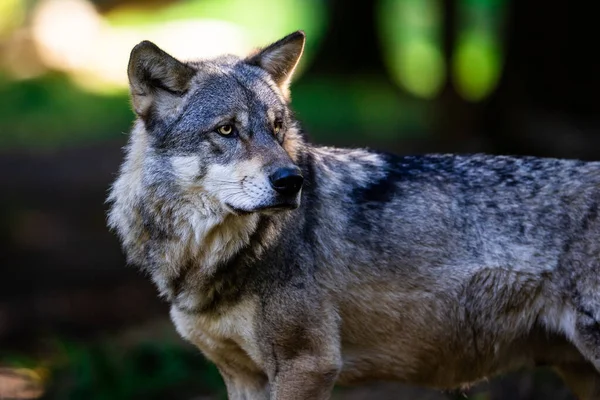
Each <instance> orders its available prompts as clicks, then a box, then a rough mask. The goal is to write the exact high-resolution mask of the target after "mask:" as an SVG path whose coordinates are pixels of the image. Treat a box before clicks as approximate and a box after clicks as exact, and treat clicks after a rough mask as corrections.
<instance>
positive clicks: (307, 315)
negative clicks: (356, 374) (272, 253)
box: [261, 285, 342, 400]
mask: <svg viewBox="0 0 600 400" xmlns="http://www.w3.org/2000/svg"><path fill="white" fill-rule="evenodd" d="M307 286H308V285H307ZM286 294H289V293H286ZM286 303H287V304H286ZM262 322H263V323H262V324H261V325H262V326H261V328H262V331H263V334H262V337H263V338H265V340H264V341H263V343H262V345H263V351H264V352H265V356H266V357H265V358H268V360H269V361H268V364H269V372H268V374H269V381H270V385H271V400H326V399H329V397H330V396H331V391H332V389H333V386H334V384H335V382H336V380H337V377H338V374H339V372H340V371H341V368H342V357H341V346H340V321H339V316H338V314H337V311H336V309H335V307H333V306H332V305H331V304H328V303H327V302H326V301H323V300H321V299H320V296H319V295H318V293H311V294H310V296H307V295H306V293H298V294H296V295H295V296H286V297H285V298H282V299H278V301H274V302H273V303H272V304H271V305H269V306H268V307H265V314H264V315H263V320H262ZM267 354H268V355H267Z"/></svg>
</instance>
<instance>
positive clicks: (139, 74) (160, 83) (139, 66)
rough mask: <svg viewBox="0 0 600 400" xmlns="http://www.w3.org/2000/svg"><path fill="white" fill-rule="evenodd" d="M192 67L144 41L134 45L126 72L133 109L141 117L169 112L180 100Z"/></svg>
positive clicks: (186, 88)
mask: <svg viewBox="0 0 600 400" xmlns="http://www.w3.org/2000/svg"><path fill="white" fill-rule="evenodd" d="M194 73H195V71H194V69H193V68H192V67H190V66H188V65H186V64H184V63H182V62H180V61H177V60H176V59H175V58H173V57H171V56H170V55H168V54H167V53H165V52H164V51H163V50H161V49H160V48H159V47H158V46H157V45H155V44H154V43H152V42H149V41H147V40H145V41H143V42H141V43H139V44H138V45H136V46H135V47H134V48H133V50H132V51H131V56H130V57H129V66H128V67H127V75H128V77H129V89H130V91H131V102H132V103H133V109H134V111H135V112H136V113H137V114H138V115H139V116H140V117H142V118H145V117H148V112H149V111H150V109H151V107H152V106H153V105H155V107H154V108H155V111H157V112H159V113H168V112H169V111H170V110H173V109H175V108H176V107H177V106H178V105H179V103H180V102H181V97H182V96H183V95H184V94H185V92H186V91H187V90H188V88H189V84H190V80H191V79H192V77H193V76H194Z"/></svg>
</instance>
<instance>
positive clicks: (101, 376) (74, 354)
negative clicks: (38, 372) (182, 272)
mask: <svg viewBox="0 0 600 400" xmlns="http://www.w3.org/2000/svg"><path fill="white" fill-rule="evenodd" d="M53 347H54V348H53V354H52V356H51V359H50V360H51V361H48V360H41V361H40V360H34V359H32V358H30V357H23V356H8V357H6V356H5V357H4V358H3V361H2V362H3V364H5V365H9V366H11V367H13V368H32V369H33V368H36V367H38V366H39V365H40V362H42V363H47V364H49V367H48V372H49V376H48V377H47V382H46V394H45V396H44V398H45V399H49V400H129V399H148V400H152V399H156V400H159V399H167V398H168V399H173V400H178V399H189V398H192V397H194V396H199V395H202V394H207V395H211V397H212V398H215V399H216V398H223V399H224V398H226V395H225V394H226V392H225V386H224V383H223V380H222V379H221V376H220V375H219V372H218V370H217V369H216V367H215V366H214V365H213V364H211V363H209V362H208V361H206V360H205V359H204V358H203V357H202V355H201V353H200V352H199V351H197V350H196V349H195V348H193V349H192V348H191V347H188V346H182V345H181V343H173V342H170V341H166V342H162V341H157V340H152V341H150V340H140V341H139V342H136V343H134V344H133V345H130V346H119V345H118V344H116V342H114V341H96V342H95V341H92V342H86V343H78V342H72V341H69V342H64V341H63V342H57V343H55V344H54V346H53Z"/></svg>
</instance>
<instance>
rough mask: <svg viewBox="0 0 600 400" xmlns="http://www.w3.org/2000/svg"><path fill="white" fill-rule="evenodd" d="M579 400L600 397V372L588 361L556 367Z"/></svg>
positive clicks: (596, 399) (595, 399) (590, 399)
mask: <svg viewBox="0 0 600 400" xmlns="http://www.w3.org/2000/svg"><path fill="white" fill-rule="evenodd" d="M556 371H557V372H558V374H559V375H560V376H561V377H562V379H563V381H564V382H565V384H566V385H567V386H568V387H569V388H570V389H571V391H572V392H573V393H574V394H575V395H576V396H577V398H578V399H579V400H598V399H600V374H599V373H598V372H597V371H596V370H595V369H594V367H592V366H591V365H589V364H587V363H571V364H564V365H561V366H559V367H557V368H556Z"/></svg>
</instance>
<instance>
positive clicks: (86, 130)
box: [0, 74, 133, 147]
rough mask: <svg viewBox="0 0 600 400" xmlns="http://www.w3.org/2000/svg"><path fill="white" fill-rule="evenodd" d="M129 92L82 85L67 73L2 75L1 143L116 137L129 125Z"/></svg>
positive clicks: (33, 144)
mask: <svg viewBox="0 0 600 400" xmlns="http://www.w3.org/2000/svg"><path fill="white" fill-rule="evenodd" d="M132 118H133V114H132V112H131V109H130V108H129V103H128V100H127V96H126V95H122V96H101V95H96V94H90V93H89V92H85V91H82V90H81V89H79V88H78V87H77V86H75V85H74V84H72V83H71V82H70V81H69V79H68V78H67V77H66V76H64V75H59V74H51V75H46V76H44V77H41V78H36V79H32V80H23V81H9V80H8V79H6V78H5V77H4V78H3V77H0V121H1V122H0V146H4V147H7V146H10V147H14V146H27V147H38V146H40V147H47V146H56V145H60V144H67V143H68V144H75V145H76V144H81V143H82V142H85V141H88V140H99V139H110V138H117V137H119V136H120V135H122V134H123V133H124V132H126V131H127V130H128V129H129V126H130V125H131V122H132Z"/></svg>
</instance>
